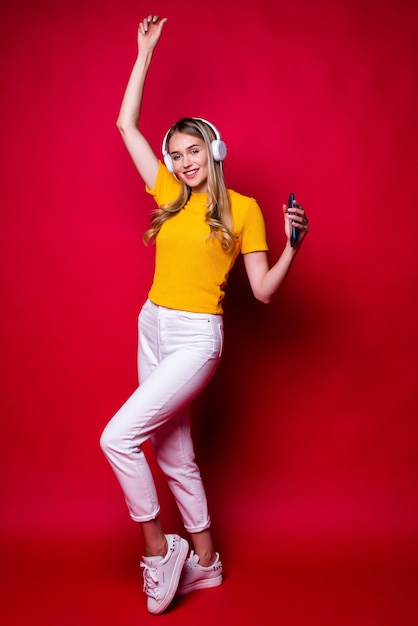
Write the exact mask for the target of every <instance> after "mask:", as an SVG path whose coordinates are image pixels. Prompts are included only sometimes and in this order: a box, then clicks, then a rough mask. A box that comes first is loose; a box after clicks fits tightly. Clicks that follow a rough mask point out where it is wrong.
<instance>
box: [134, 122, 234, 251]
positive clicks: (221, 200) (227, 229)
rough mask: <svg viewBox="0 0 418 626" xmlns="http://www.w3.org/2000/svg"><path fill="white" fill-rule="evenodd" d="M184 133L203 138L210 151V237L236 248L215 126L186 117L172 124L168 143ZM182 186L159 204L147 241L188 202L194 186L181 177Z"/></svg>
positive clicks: (208, 205)
mask: <svg viewBox="0 0 418 626" xmlns="http://www.w3.org/2000/svg"><path fill="white" fill-rule="evenodd" d="M177 132H178V133H183V134H185V135H192V136H193V137H198V138H199V139H203V141H204V142H205V145H206V148H207V151H208V155H209V158H208V181H207V185H208V192H207V200H206V208H207V210H206V222H207V224H208V225H209V227H210V233H209V237H210V238H214V237H215V238H216V239H218V240H219V241H220V242H221V245H222V248H223V249H224V250H225V251H226V252H230V251H232V250H233V248H234V246H235V242H236V235H235V234H234V232H233V220H232V213H231V206H230V202H229V196H228V190H227V188H226V185H225V180H224V176H223V171H222V163H221V162H218V161H215V160H214V159H213V158H210V157H211V156H212V145H211V144H212V141H213V140H214V139H216V136H215V132H214V131H213V129H212V128H211V127H210V126H209V125H208V124H206V123H205V122H204V121H202V120H200V119H195V118H191V117H185V118H182V119H181V120H179V121H178V122H176V123H175V124H173V126H171V128H170V130H169V132H168V133H167V138H166V145H167V146H168V143H169V141H170V138H171V136H172V135H173V134H174V133H177ZM180 184H181V188H180V193H179V195H178V197H177V198H176V199H175V200H173V201H172V202H169V203H167V204H163V205H161V206H159V207H158V208H157V209H156V211H155V214H154V215H153V217H152V218H151V226H150V228H149V230H147V231H146V233H145V234H144V241H145V243H148V242H149V241H150V240H155V238H156V236H157V235H158V232H159V230H160V228H161V226H162V225H163V224H164V222H166V221H167V220H168V219H170V217H173V215H175V214H176V213H178V212H179V211H180V210H181V209H182V208H183V207H184V206H185V204H186V203H187V202H188V200H189V198H190V195H191V193H192V189H191V188H190V187H189V186H188V185H186V184H185V183H183V182H182V181H180Z"/></svg>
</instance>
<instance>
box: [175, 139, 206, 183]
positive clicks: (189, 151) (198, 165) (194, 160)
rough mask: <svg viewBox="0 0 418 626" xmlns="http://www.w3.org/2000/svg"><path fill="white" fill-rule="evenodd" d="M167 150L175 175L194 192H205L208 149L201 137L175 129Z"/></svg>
mask: <svg viewBox="0 0 418 626" xmlns="http://www.w3.org/2000/svg"><path fill="white" fill-rule="evenodd" d="M168 152H169V154H170V156H171V159H172V162H173V166H174V174H175V175H176V177H177V178H178V179H179V180H180V181H182V182H184V183H186V185H188V186H189V187H191V189H192V190H193V191H194V192H197V193H207V190H208V151H207V148H206V144H205V142H204V141H203V139H200V138H199V137H195V136H194V135H186V134H185V133H180V132H178V131H177V132H175V133H173V135H172V136H171V137H170V140H169V143H168Z"/></svg>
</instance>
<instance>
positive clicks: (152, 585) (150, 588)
mask: <svg viewBox="0 0 418 626" xmlns="http://www.w3.org/2000/svg"><path fill="white" fill-rule="evenodd" d="M140 565H141V567H143V568H144V592H145V593H146V595H147V596H150V597H151V598H154V600H158V587H157V586H158V575H157V570H156V568H155V567H150V566H149V565H146V563H140Z"/></svg>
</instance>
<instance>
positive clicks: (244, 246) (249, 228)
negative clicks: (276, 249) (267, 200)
mask: <svg viewBox="0 0 418 626" xmlns="http://www.w3.org/2000/svg"><path fill="white" fill-rule="evenodd" d="M246 209H247V210H246V212H245V217H244V221H243V224H242V230H241V233H240V248H241V252H242V254H248V253H249V252H259V251H262V250H268V245H267V239H266V226H265V222H264V217H263V214H262V212H261V209H260V207H259V205H258V204H257V202H256V201H255V200H254V199H253V198H249V199H248V205H247V207H246Z"/></svg>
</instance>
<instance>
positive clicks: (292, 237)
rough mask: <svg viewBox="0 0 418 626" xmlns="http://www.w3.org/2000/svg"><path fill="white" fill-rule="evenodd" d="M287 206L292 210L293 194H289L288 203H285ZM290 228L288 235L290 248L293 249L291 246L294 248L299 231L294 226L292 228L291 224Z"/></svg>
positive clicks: (293, 204)
mask: <svg viewBox="0 0 418 626" xmlns="http://www.w3.org/2000/svg"><path fill="white" fill-rule="evenodd" d="M287 206H288V207H289V208H292V207H294V206H295V194H294V193H291V194H290V196H289V202H288V203H287ZM291 228H292V231H291V233H290V245H291V246H292V248H293V246H294V245H295V243H296V239H297V238H298V235H299V231H298V229H297V228H296V226H293V224H291Z"/></svg>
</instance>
